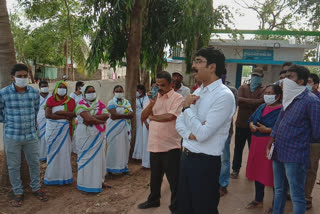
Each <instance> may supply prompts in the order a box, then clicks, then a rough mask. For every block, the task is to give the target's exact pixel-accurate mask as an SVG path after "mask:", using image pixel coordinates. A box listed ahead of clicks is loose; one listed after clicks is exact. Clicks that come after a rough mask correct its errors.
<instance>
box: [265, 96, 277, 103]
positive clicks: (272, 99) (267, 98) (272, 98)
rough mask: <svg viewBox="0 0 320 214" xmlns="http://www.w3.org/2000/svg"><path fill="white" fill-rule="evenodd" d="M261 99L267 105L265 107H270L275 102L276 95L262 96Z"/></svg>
mask: <svg viewBox="0 0 320 214" xmlns="http://www.w3.org/2000/svg"><path fill="white" fill-rule="evenodd" d="M263 99H264V102H265V103H266V104H267V105H272V104H273V103H275V102H276V95H274V94H272V95H266V94H265V95H264V96H263Z"/></svg>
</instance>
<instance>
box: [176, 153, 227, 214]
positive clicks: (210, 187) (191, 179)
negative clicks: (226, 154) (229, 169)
mask: <svg viewBox="0 0 320 214" xmlns="http://www.w3.org/2000/svg"><path fill="white" fill-rule="evenodd" d="M192 154H194V153H192ZM220 168H221V159H220V156H207V157H205V156H197V155H191V154H188V153H185V152H182V155H181V163H180V175H179V188H178V213H179V214H218V213H219V212H218V205H219V200H220V193H219V175H220Z"/></svg>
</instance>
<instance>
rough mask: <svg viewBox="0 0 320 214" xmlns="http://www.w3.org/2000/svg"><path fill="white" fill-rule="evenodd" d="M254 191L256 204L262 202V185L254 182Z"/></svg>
mask: <svg viewBox="0 0 320 214" xmlns="http://www.w3.org/2000/svg"><path fill="white" fill-rule="evenodd" d="M254 185H255V189H256V197H255V200H256V201H258V202H262V201H263V198H264V185H263V184H262V183H260V182H258V181H255V182H254Z"/></svg>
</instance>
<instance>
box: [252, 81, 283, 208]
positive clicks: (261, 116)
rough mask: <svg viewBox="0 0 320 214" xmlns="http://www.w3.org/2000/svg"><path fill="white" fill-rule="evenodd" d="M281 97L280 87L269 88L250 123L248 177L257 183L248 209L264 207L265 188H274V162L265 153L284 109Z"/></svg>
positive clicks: (272, 86) (271, 86)
mask: <svg viewBox="0 0 320 214" xmlns="http://www.w3.org/2000/svg"><path fill="white" fill-rule="evenodd" d="M281 96H282V89H281V87H280V86H278V85H270V86H267V87H266V89H265V92H264V101H265V104H262V105H261V106H259V107H258V109H257V110H256V111H255V112H254V113H253V114H252V116H251V117H250V118H249V121H248V122H249V127H250V129H251V132H252V136H251V145H250V150H249V156H248V162H247V171H246V176H247V178H248V179H249V180H252V181H255V200H253V201H252V202H250V203H249V204H248V205H247V207H246V208H247V209H252V208H258V207H262V206H263V198H264V187H265V186H269V187H273V169H272V161H271V160H268V159H267V158H266V156H265V151H266V146H267V144H268V141H269V139H270V136H269V135H270V133H271V132H272V128H273V126H274V124H275V122H276V120H277V118H278V115H279V113H280V110H281V107H282V105H281ZM269 212H270V211H269Z"/></svg>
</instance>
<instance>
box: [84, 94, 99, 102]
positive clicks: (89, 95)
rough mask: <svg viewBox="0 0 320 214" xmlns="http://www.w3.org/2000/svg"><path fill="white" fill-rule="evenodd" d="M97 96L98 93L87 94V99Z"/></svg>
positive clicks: (90, 99) (91, 99)
mask: <svg viewBox="0 0 320 214" xmlns="http://www.w3.org/2000/svg"><path fill="white" fill-rule="evenodd" d="M96 97H97V94H96V93H90V94H86V100H89V101H93V100H95V99H96Z"/></svg>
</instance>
